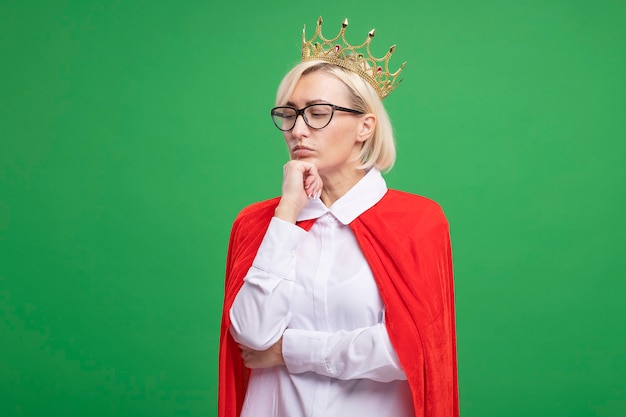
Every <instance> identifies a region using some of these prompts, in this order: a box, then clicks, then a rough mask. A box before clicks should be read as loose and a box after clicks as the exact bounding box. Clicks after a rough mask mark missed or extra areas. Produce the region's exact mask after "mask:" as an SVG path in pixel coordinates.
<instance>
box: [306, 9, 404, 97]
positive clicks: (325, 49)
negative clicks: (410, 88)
mask: <svg viewBox="0 0 626 417" xmlns="http://www.w3.org/2000/svg"><path fill="white" fill-rule="evenodd" d="M346 27H348V19H345V20H344V21H343V23H342V24H341V29H340V30H339V34H338V35H337V36H335V37H334V38H333V39H326V38H324V36H323V35H322V18H321V16H320V18H319V19H317V27H316V29H315V35H313V37H312V38H311V39H310V40H308V41H307V40H306V25H305V26H304V29H302V61H312V60H317V59H319V60H322V61H326V62H329V63H331V64H335V65H338V66H340V67H343V68H346V69H348V70H350V71H352V72H355V73H356V74H358V75H360V76H361V78H363V79H364V80H365V81H367V82H368V83H369V84H370V85H371V86H372V87H373V88H374V90H376V93H377V94H378V97H380V99H381V100H382V99H383V98H385V97H387V96H388V95H389V93H391V91H393V89H394V88H396V87H397V86H398V84H400V81H402V80H398V76H399V75H400V73H401V72H402V69H403V68H404V65H405V64H406V62H404V63H403V64H402V65H401V66H400V68H399V69H398V70H397V71H396V72H394V73H390V72H389V58H391V54H393V52H394V51H395V49H396V45H393V46H392V47H391V48H389V51H388V52H387V53H386V54H385V56H383V57H382V58H376V57H374V56H373V55H372V53H371V52H370V42H371V41H372V38H373V37H374V34H375V31H374V29H372V30H371V31H370V32H369V33H368V34H367V38H366V39H365V41H364V42H363V43H362V44H360V45H357V46H352V45H350V44H349V43H348V41H346ZM339 40H341V43H342V44H340V43H336V42H337V41H339Z"/></svg>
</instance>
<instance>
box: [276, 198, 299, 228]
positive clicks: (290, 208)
mask: <svg viewBox="0 0 626 417" xmlns="http://www.w3.org/2000/svg"><path fill="white" fill-rule="evenodd" d="M300 210H301V209H300V208H298V207H296V206H295V205H293V204H289V203H287V202H283V201H282V200H281V202H280V203H278V206H276V208H275V209H274V217H277V218H279V219H281V220H284V221H286V222H289V223H293V224H296V220H297V218H298V214H300Z"/></svg>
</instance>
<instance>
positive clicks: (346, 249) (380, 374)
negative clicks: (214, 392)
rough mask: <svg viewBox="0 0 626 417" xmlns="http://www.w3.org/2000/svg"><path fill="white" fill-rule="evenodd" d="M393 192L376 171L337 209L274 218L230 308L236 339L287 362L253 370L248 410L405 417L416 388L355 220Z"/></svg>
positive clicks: (246, 415) (277, 416)
mask: <svg viewBox="0 0 626 417" xmlns="http://www.w3.org/2000/svg"><path fill="white" fill-rule="evenodd" d="M386 192H387V186H386V184H385V180H384V179H383V177H382V175H381V174H380V172H379V171H378V170H376V169H371V170H370V171H369V172H368V173H367V174H366V175H365V177H363V178H362V179H361V180H360V181H359V182H358V183H357V184H356V185H355V186H354V187H352V189H350V190H349V191H348V192H347V193H346V194H345V195H344V196H343V197H341V198H340V199H339V200H337V201H336V202H335V203H334V204H333V205H332V206H331V207H330V208H327V207H326V206H324V204H323V203H322V202H321V200H319V199H312V200H310V201H309V204H308V205H307V206H306V207H305V208H304V209H303V210H302V212H301V213H300V215H299V217H298V220H306V219H313V218H317V220H316V221H315V223H314V224H313V226H312V228H311V229H310V230H309V232H306V231H304V230H303V229H302V228H300V227H299V226H296V225H294V224H291V223H288V222H285V221H282V220H280V219H278V218H273V219H272V220H271V222H270V225H269V228H268V230H267V232H266V234H265V237H264V239H263V242H262V243H261V246H260V247H259V250H258V253H257V255H256V258H255V260H254V262H253V265H252V267H251V268H250V270H249V271H248V274H247V275H246V277H245V280H244V284H243V287H242V288H241V290H240V291H239V293H238V294H237V297H236V298H235V301H234V303H233V306H232V307H231V310H230V319H231V333H232V335H233V337H234V339H235V340H236V341H237V342H238V343H241V344H243V345H246V346H249V347H251V348H252V349H255V350H266V349H268V348H269V347H270V346H272V345H273V344H274V343H276V342H277V341H278V340H279V339H280V338H281V337H283V344H282V349H283V357H284V360H285V364H286V366H276V367H272V368H266V369H254V370H252V373H251V377H250V381H249V384H248V390H247V392H246V399H245V402H244V406H243V410H242V413H241V417H259V416H262V417H270V416H272V417H300V416H302V417H304V416H306V417H322V416H323V417H347V416H356V417H408V416H413V415H414V412H413V405H412V399H411V392H410V389H409V385H408V382H407V381H406V376H405V374H404V371H403V370H402V368H401V366H400V363H399V361H398V357H397V355H396V353H395V351H394V349H393V347H392V345H391V343H390V341H389V336H388V334H387V330H386V328H385V324H384V305H383V303H382V300H381V298H380V295H379V292H378V288H377V286H376V283H375V281H374V277H373V275H372V271H371V270H370V268H369V265H368V263H367V261H366V260H365V258H364V256H363V253H362V252H361V249H360V248H359V245H358V243H357V241H356V238H355V236H354V233H353V232H352V230H351V229H350V227H349V226H348V225H349V224H350V222H352V221H353V220H354V219H355V218H356V217H358V216H359V215H360V214H361V213H363V212H364V211H366V210H367V209H369V208H370V207H372V206H373V205H374V204H376V203H377V202H378V201H379V200H380V199H381V198H382V197H383V196H384V195H385V193H386Z"/></svg>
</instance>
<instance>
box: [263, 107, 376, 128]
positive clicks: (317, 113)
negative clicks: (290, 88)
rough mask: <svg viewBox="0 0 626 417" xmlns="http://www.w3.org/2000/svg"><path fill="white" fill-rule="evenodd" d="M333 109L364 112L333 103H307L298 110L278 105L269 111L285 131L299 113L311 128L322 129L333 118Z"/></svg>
mask: <svg viewBox="0 0 626 417" xmlns="http://www.w3.org/2000/svg"><path fill="white" fill-rule="evenodd" d="M335 111H344V112H347V113H354V114H365V113H363V112H362V111H359V110H353V109H347V108H345V107H340V106H335V105H334V104H309V105H308V106H306V107H303V108H301V109H300V110H298V109H296V108H295V107H291V106H279V107H274V108H273V109H272V110H271V112H270V113H271V115H272V120H273V121H274V124H275V125H276V127H277V128H278V129H280V130H282V131H283V132H286V131H289V130H291V129H293V127H294V126H295V125H296V120H297V119H298V116H300V115H301V116H302V119H303V120H304V123H306V125H307V126H308V127H310V128H311V129H323V128H325V127H326V126H328V124H329V123H330V121H331V120H333V115H334V114H335Z"/></svg>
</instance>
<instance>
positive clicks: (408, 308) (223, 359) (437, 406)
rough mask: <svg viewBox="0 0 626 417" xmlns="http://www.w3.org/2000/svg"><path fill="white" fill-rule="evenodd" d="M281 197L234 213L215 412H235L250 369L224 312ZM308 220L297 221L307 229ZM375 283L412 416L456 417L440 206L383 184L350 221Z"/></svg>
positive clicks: (448, 258)
mask: <svg viewBox="0 0 626 417" xmlns="http://www.w3.org/2000/svg"><path fill="white" fill-rule="evenodd" d="M278 202H279V198H275V199H272V200H267V201H263V202H260V203H255V204H253V205H251V206H248V207H246V208H245V209H243V210H242V211H241V213H239V215H238V216H237V218H236V219H235V222H234V224H233V228H232V231H231V236H230V243H229V248H228V256H227V261H226V282H225V291H224V310H223V312H222V326H221V334H220V353H219V388H218V395H219V398H218V416H219V417H239V415H240V413H241V408H242V406H243V400H244V397H245V393H246V387H247V383H248V378H249V375H250V371H249V370H248V369H247V368H245V367H244V366H243V362H242V360H241V357H240V355H239V348H238V347H237V344H236V343H235V341H234V339H233V338H232V336H231V335H230V332H229V327H230V319H229V314H228V312H229V310H230V307H231V306H232V303H233V301H234V299H235V296H236V295H237V293H238V292H239V289H240V288H241V286H242V285H243V279H244V277H245V275H246V273H247V272H248V269H250V267H251V266H252V262H253V260H254V258H255V256H256V253H257V250H258V248H259V246H260V244H261V241H262V240H263V237H264V236H265V231H266V230H267V228H268V226H269V222H270V220H271V218H272V216H273V215H274V209H275V208H276V206H277V204H278ZM312 223H313V222H312V221H305V222H302V223H299V225H300V226H301V227H303V228H305V229H306V230H308V229H309V228H310V227H311V225H312ZM350 227H351V229H352V230H353V232H354V234H355V236H356V239H357V241H358V242H359V245H360V247H361V250H362V251H363V254H364V256H365V258H366V259H367V262H368V263H369V265H370V268H371V269H372V273H373V274H374V278H375V279H376V282H377V284H378V289H379V291H380V294H381V297H382V300H383V303H384V304H385V309H386V313H385V320H386V326H387V332H388V333H389V338H390V340H391V343H392V344H393V346H394V348H395V350H396V353H397V355H398V357H399V359H400V362H401V363H402V367H403V369H404V371H405V373H406V375H407V378H408V381H409V385H410V387H411V392H412V395H413V405H414V407H415V416H416V417H418V416H419V417H457V416H458V415H459V404H458V381H457V359H456V332H455V315H454V285H453V273H452V253H451V248H450V234H449V227H448V222H447V220H446V218H445V216H444V214H443V211H442V210H441V208H440V207H439V205H438V204H437V203H435V202H433V201H432V200H429V199H427V198H424V197H420V196H416V195H414V194H409V193H404V192H401V191H396V190H388V191H387V193H386V194H385V196H384V197H383V198H382V199H381V200H380V201H379V202H378V203H377V204H375V205H374V206H373V207H371V208H370V209H369V210H367V211H366V212H364V213H363V214H361V215H360V216H359V217H358V218H356V219H355V220H354V221H353V222H352V223H351V224H350Z"/></svg>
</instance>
